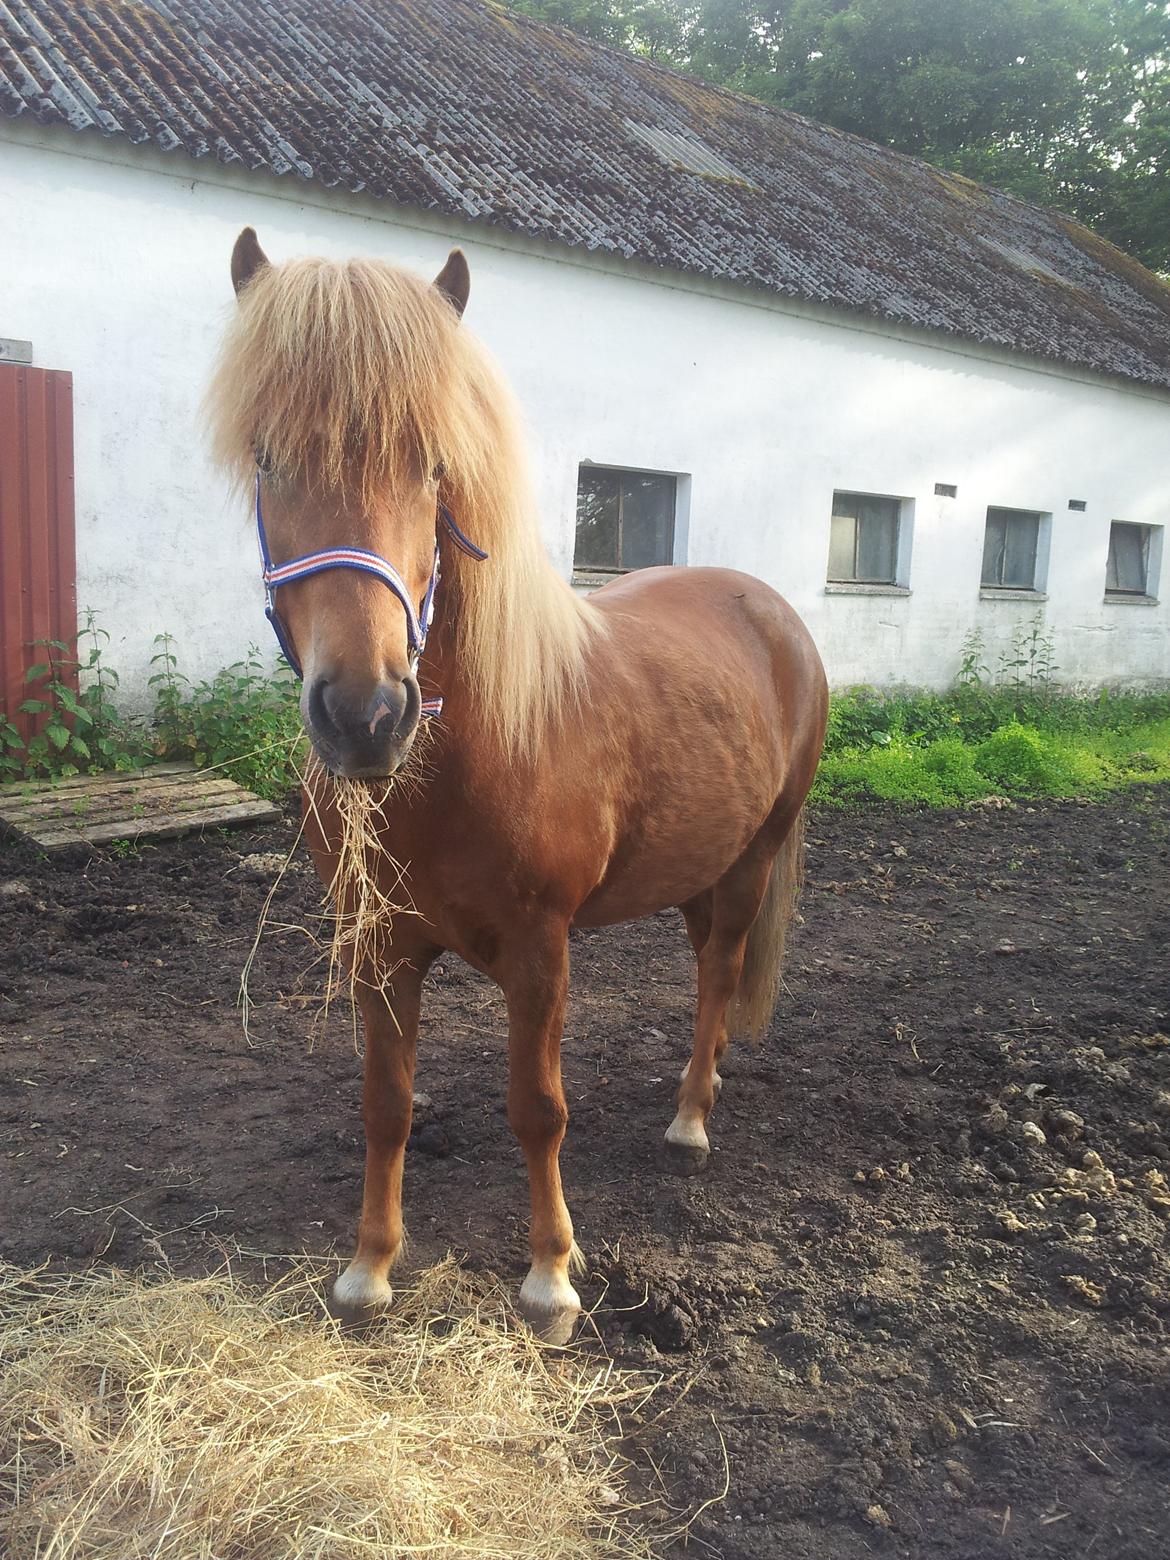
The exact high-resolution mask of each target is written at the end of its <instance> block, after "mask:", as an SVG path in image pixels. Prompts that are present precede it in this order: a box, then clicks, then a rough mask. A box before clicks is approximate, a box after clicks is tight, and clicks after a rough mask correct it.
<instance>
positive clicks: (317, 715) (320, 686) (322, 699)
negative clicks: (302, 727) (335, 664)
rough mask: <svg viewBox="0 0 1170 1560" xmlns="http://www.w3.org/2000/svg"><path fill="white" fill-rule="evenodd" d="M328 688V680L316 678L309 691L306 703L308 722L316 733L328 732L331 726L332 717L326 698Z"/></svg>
mask: <svg viewBox="0 0 1170 1560" xmlns="http://www.w3.org/2000/svg"><path fill="white" fill-rule="evenodd" d="M328 688H329V682H328V679H327V678H324V677H318V678H317V679H316V680H315V682H314V683H313V686H312V687H311V688H310V689H309V697H308V699H307V701H306V702H307V705H308V711H309V720H310V722H311V724H312V725H313V727H314V728H315V729H316V730H317V731H328V730H329V729H330V728H331V727H332V725H333V716H332V712H331V710H330V708H329V700H328V698H327V692H328Z"/></svg>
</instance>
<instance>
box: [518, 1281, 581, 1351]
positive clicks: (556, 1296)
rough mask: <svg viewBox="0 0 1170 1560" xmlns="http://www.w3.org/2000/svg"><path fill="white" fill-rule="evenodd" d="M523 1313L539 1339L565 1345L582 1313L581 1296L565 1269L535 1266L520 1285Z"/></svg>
mask: <svg viewBox="0 0 1170 1560" xmlns="http://www.w3.org/2000/svg"><path fill="white" fill-rule="evenodd" d="M519 1310H520V1315H521V1316H522V1317H523V1318H524V1320H525V1321H526V1322H527V1323H528V1325H529V1327H531V1328H532V1330H533V1332H534V1333H535V1334H536V1336H537V1337H538V1338H543V1339H544V1341H545V1343H556V1344H565V1343H568V1341H569V1339H570V1338H571V1337H572V1336H573V1329H574V1328H575V1327H576V1325H577V1318H578V1317H579V1316H580V1314H581V1297H580V1295H579V1294H578V1293H577V1291H576V1290H575V1289H574V1288H573V1286H572V1284H571V1283H570V1282H569V1279H568V1275H567V1274H566V1273H565V1272H564V1271H563V1270H562V1269H560V1268H554V1267H552V1266H548V1267H543V1266H541V1267H538V1266H537V1264H536V1263H533V1265H532V1267H530V1268H529V1270H528V1277H527V1278H526V1279H525V1280H524V1282H523V1284H522V1285H521V1286H520V1301H519Z"/></svg>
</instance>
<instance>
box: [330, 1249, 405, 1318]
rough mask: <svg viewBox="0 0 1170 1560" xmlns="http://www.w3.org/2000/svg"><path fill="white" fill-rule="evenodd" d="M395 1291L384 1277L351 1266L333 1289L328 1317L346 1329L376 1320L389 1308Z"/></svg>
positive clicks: (353, 1264)
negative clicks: (331, 1317)
mask: <svg viewBox="0 0 1170 1560" xmlns="http://www.w3.org/2000/svg"><path fill="white" fill-rule="evenodd" d="M393 1299H394V1291H393V1289H391V1287H390V1285H389V1283H388V1282H387V1280H386V1279H384V1278H378V1277H377V1276H376V1275H375V1274H373V1273H371V1272H369V1270H368V1269H366V1268H362V1267H358V1266H357V1264H356V1263H352V1262H351V1263H350V1265H349V1267H347V1268H346V1270H345V1272H344V1273H343V1274H342V1275H341V1277H340V1278H339V1279H338V1280H337V1282H336V1283H335V1284H334V1286H333V1291H332V1293H331V1294H330V1296H329V1314H330V1316H333V1317H335V1318H336V1319H337V1320H338V1321H339V1322H341V1323H343V1324H344V1325H345V1326H347V1327H360V1326H362V1325H363V1324H365V1323H367V1322H373V1321H377V1319H378V1317H379V1316H381V1315H382V1313H383V1312H384V1311H386V1310H388V1309H389V1306H390V1304H391V1302H392V1301H393Z"/></svg>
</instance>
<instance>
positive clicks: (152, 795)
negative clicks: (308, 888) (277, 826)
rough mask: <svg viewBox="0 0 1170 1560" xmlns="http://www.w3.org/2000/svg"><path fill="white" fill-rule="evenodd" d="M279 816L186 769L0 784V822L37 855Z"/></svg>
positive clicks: (258, 800) (234, 788)
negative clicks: (36, 848)
mask: <svg viewBox="0 0 1170 1560" xmlns="http://www.w3.org/2000/svg"><path fill="white" fill-rule="evenodd" d="M279 817H280V809H279V807H276V806H275V805H274V804H273V803H272V802H266V801H264V799H263V798H262V797H259V796H255V795H253V793H252V792H251V791H245V790H244V788H243V786H240V785H237V784H236V783H235V781H234V780H226V779H224V778H223V776H222V774H220V773H217V772H216V771H215V770H198V769H196V768H195V767H194V766H193V765H191V764H156V765H154V767H153V768H151V769H134V770H130V771H129V772H128V773H126V774H108V775H74V776H73V777H72V778H71V779H68V780H47V781H18V782H17V783H16V784H15V785H0V822H3V823H5V824H7V825H8V826H9V828H12V829H15V830H16V832H17V833H18V834H20V835H22V836H23V837H24V838H25V839H28V840H31V841H32V842H33V844H34V845H39V846H41V847H42V849H44V850H61V849H62V848H63V847H64V846H66V845H79V844H88V845H105V844H109V842H110V841H111V840H139V839H145V838H150V839H167V838H171V837H173V836H175V835H177V834H189V833H191V832H192V831H193V830H195V829H202V828H212V829H220V828H224V827H227V826H230V825H232V824H240V823H267V822H269V821H271V820H272V819H274V818H279Z"/></svg>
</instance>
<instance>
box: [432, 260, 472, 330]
mask: <svg viewBox="0 0 1170 1560" xmlns="http://www.w3.org/2000/svg"><path fill="white" fill-rule="evenodd" d="M435 286H436V287H437V288H438V289H439V291H440V292H441V293H442V294H443V296H444V298H446V299H447V301H448V303H450V304H451V305H452V307H453V308H454V310H455V313H456V314H458V315H459V316H460V318H462V316H463V311H464V309H465V308H466V307H467V295H468V294H469V293H470V291H471V272H470V270H469V269H468V266H467V256H466V255H465V254H464V253H463V251H462V249H453V250H452V251H451V253H450V254H449V255H448V256H447V264H446V265H445V266H444V267H443V269H442V270H441V271H440V272H439V274H438V276H436V277H435Z"/></svg>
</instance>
